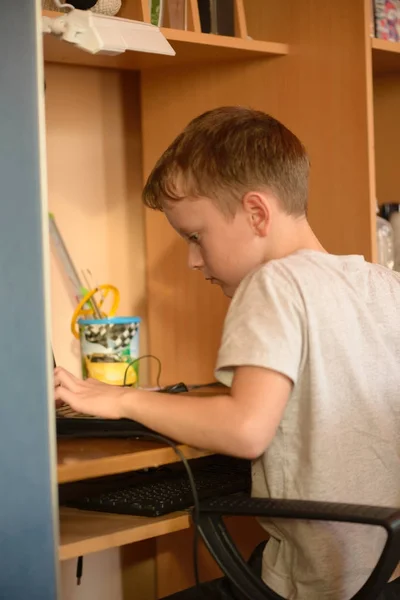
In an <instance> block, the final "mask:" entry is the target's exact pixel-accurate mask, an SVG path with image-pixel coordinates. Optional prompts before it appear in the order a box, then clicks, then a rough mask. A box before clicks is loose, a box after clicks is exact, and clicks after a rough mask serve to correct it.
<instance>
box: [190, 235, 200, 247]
mask: <svg viewBox="0 0 400 600" xmlns="http://www.w3.org/2000/svg"><path fill="white" fill-rule="evenodd" d="M188 240H189V242H193V243H194V244H197V243H198V241H199V234H198V233H191V234H190V235H188Z"/></svg>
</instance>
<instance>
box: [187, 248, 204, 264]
mask: <svg viewBox="0 0 400 600" xmlns="http://www.w3.org/2000/svg"><path fill="white" fill-rule="evenodd" d="M188 266H189V269H194V270H199V269H201V268H202V267H204V261H203V258H202V256H201V251H200V248H199V247H198V246H196V245H195V244H190V246H189V252H188Z"/></svg>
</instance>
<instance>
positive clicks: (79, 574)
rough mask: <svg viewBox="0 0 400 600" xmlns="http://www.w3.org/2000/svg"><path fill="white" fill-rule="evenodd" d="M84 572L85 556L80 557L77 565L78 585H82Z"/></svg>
mask: <svg viewBox="0 0 400 600" xmlns="http://www.w3.org/2000/svg"><path fill="white" fill-rule="evenodd" d="M82 570H83V556H78V560H77V563H76V585H81V579H82Z"/></svg>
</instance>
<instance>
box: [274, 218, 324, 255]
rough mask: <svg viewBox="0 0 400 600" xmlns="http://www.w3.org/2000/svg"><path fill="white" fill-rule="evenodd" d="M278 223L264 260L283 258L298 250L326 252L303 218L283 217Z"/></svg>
mask: <svg viewBox="0 0 400 600" xmlns="http://www.w3.org/2000/svg"><path fill="white" fill-rule="evenodd" d="M280 221H281V222H279V223H276V227H275V232H276V234H275V235H276V236H277V239H276V240H274V242H275V243H272V244H271V245H270V247H269V249H268V250H270V251H268V252H267V253H268V256H267V257H266V260H273V259H278V258H284V257H285V256H289V254H293V253H295V252H298V251H299V250H315V251H316V252H324V253H326V252H327V251H326V250H325V248H324V247H323V246H322V244H321V242H320V241H319V240H318V238H317V236H316V235H315V233H314V232H313V230H312V229H311V227H310V224H309V223H308V221H307V219H306V218H305V217H291V216H287V215H284V216H282V218H281V219H280Z"/></svg>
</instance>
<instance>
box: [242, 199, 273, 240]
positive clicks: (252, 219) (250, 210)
mask: <svg viewBox="0 0 400 600" xmlns="http://www.w3.org/2000/svg"><path fill="white" fill-rule="evenodd" d="M242 205H243V210H244V211H245V213H246V215H247V217H248V219H249V223H250V226H251V227H252V229H253V231H254V233H255V234H256V235H258V236H259V237H265V236H266V235H268V231H269V227H270V223H271V208H270V205H269V202H268V199H267V198H266V196H265V195H264V194H262V193H259V192H248V193H247V194H245V195H244V196H243V199H242Z"/></svg>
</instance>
